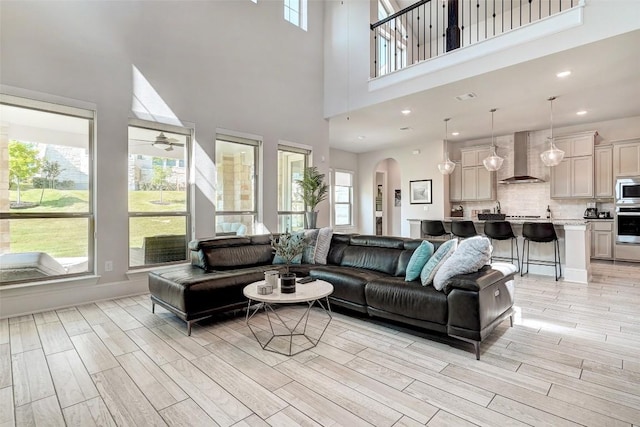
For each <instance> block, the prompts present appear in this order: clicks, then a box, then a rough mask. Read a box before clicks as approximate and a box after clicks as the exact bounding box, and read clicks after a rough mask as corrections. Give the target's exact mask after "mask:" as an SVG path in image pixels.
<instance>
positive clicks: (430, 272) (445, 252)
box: [420, 239, 458, 286]
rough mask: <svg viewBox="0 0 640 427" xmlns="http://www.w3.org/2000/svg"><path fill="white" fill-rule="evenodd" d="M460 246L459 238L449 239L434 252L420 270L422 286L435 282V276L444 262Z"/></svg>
mask: <svg viewBox="0 0 640 427" xmlns="http://www.w3.org/2000/svg"><path fill="white" fill-rule="evenodd" d="M457 246H458V240H457V239H452V240H447V241H446V242H444V243H443V244H441V245H440V247H439V248H438V249H437V250H436V253H434V254H433V256H432V257H431V258H429V261H427V263H426V264H425V265H424V268H423V269H422V271H421V272H420V282H421V283H422V286H427V285H430V284H432V283H433V278H434V277H435V275H436V273H437V272H438V269H439V268H440V267H441V266H442V264H444V262H445V261H446V260H447V258H449V257H450V256H451V254H453V252H454V251H455V250H456V247H457Z"/></svg>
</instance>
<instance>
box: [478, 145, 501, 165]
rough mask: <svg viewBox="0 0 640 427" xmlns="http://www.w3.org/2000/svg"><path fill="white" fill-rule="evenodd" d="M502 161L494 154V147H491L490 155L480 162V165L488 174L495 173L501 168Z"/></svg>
mask: <svg viewBox="0 0 640 427" xmlns="http://www.w3.org/2000/svg"><path fill="white" fill-rule="evenodd" d="M502 162H504V159H503V158H502V157H500V156H498V155H497V154H496V147H495V145H494V146H492V147H491V154H490V155H489V157H487V158H486V159H484V160H483V161H482V164H483V165H484V167H485V168H487V170H488V171H489V172H495V171H497V170H498V169H500V168H501V167H502Z"/></svg>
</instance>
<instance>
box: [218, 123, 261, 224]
mask: <svg viewBox="0 0 640 427" xmlns="http://www.w3.org/2000/svg"><path fill="white" fill-rule="evenodd" d="M259 146H260V142H259V141H256V140H252V139H247V138H239V137H235V136H228V135H218V136H217V138H216V171H217V177H216V216H215V222H216V234H217V235H244V234H255V224H256V220H257V216H258V191H257V189H258V168H257V165H258V147H259Z"/></svg>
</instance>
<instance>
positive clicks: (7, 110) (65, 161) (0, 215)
mask: <svg viewBox="0 0 640 427" xmlns="http://www.w3.org/2000/svg"><path fill="white" fill-rule="evenodd" d="M0 117H1V118H2V121H1V122H0V171H1V172H0V230H1V234H0V236H1V238H0V285H4V284H8V283H16V282H26V281H37V280H47V279H51V278H58V277H64V276H73V275H81V274H87V273H92V272H93V271H94V268H93V264H94V258H93V253H94V240H93V230H94V218H93V179H92V175H93V156H92V149H93V135H94V131H93V127H94V112H93V111H89V110H84V109H79V108H73V107H66V106H61V105H59V104H49V103H44V102H38V101H33V100H28V99H24V98H17V97H13V96H8V95H0Z"/></svg>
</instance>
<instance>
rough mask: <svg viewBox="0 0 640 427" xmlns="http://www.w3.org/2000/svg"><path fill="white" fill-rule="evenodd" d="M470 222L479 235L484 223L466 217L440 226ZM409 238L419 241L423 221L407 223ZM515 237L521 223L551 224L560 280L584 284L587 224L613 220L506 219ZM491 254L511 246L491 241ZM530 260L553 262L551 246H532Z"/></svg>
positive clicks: (548, 270)
mask: <svg viewBox="0 0 640 427" xmlns="http://www.w3.org/2000/svg"><path fill="white" fill-rule="evenodd" d="M464 220H467V221H469V220H471V221H473V222H474V223H475V224H478V225H477V226H476V230H477V231H478V233H479V234H482V231H483V227H482V225H481V224H484V223H485V221H484V220H479V219H477V218H470V217H446V218H444V219H443V220H442V221H443V222H444V226H445V230H447V231H450V230H451V222H452V221H464ZM407 221H409V230H410V233H411V237H413V238H420V237H421V236H422V232H421V227H420V222H421V221H423V219H408V220H407ZM505 221H509V222H510V223H511V225H512V227H513V231H514V233H515V234H516V236H522V224H524V223H525V222H551V223H553V225H554V226H555V229H556V234H557V235H558V241H559V244H560V254H561V256H560V259H561V261H562V273H563V274H562V280H565V281H567V282H576V283H588V281H589V280H590V279H591V223H592V222H602V221H613V218H605V219H599V218H593V219H584V218H552V219H551V220H550V221H549V220H548V219H546V218H509V219H505ZM518 240H519V243H518V244H519V247H520V250H522V238H521V237H519V238H518ZM493 248H494V250H493V252H494V254H495V256H510V253H511V245H510V242H509V241H508V240H505V241H498V240H494V241H493ZM531 259H551V260H553V245H550V244H536V243H534V244H532V245H531ZM529 271H530V272H531V273H532V274H542V275H545V276H554V275H555V273H554V271H553V267H548V266H534V265H531V266H530V270H529Z"/></svg>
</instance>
